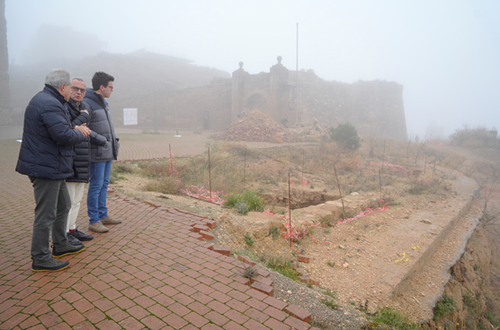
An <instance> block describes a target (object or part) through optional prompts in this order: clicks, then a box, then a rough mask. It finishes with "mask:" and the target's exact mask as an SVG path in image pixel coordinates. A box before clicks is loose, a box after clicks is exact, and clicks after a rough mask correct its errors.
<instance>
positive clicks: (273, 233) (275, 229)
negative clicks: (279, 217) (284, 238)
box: [269, 226, 280, 240]
mask: <svg viewBox="0 0 500 330" xmlns="http://www.w3.org/2000/svg"><path fill="white" fill-rule="evenodd" d="M279 235H280V229H279V228H278V227H276V226H271V228H269V236H272V237H273V240H276V239H278V237H279Z"/></svg>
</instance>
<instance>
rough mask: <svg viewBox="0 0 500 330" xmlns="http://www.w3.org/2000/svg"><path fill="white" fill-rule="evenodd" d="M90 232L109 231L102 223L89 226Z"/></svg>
mask: <svg viewBox="0 0 500 330" xmlns="http://www.w3.org/2000/svg"><path fill="white" fill-rule="evenodd" d="M89 230H91V231H95V232H96V233H107V232H108V231H109V229H108V228H106V227H104V226H103V224H102V223H101V222H100V221H98V222H96V223H93V224H91V225H89Z"/></svg>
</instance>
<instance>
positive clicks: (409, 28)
mask: <svg viewBox="0 0 500 330" xmlns="http://www.w3.org/2000/svg"><path fill="white" fill-rule="evenodd" d="M5 2H6V19H7V38H8V47H9V56H10V60H11V62H12V60H14V61H15V63H16V64H22V54H23V52H25V51H26V50H27V49H28V46H29V42H30V40H31V39H33V38H34V37H35V36H36V32H37V29H38V27H39V26H40V25H41V24H44V23H45V24H50V25H56V26H60V27H61V28H65V27H67V26H71V27H72V28H73V29H74V30H76V31H82V32H88V33H92V34H96V35H98V37H99V39H100V40H102V41H105V42H106V48H105V50H106V51H108V52H111V53H127V52H131V51H134V50H137V49H140V48H144V47H148V48H150V49H157V50H160V51H161V52H164V53H166V54H169V55H173V56H180V57H185V58H189V59H191V60H193V61H194V64H197V65H201V66H210V67H214V68H217V69H221V70H224V71H227V72H232V71H234V70H236V69H237V68H238V62H239V61H243V62H244V63H245V65H244V69H245V70H246V71H248V72H250V73H259V72H262V71H266V72H267V71H268V70H269V68H270V67H271V66H272V65H274V64H275V63H276V57H277V56H278V55H281V56H282V57H283V62H282V63H283V64H284V65H285V66H286V67H288V68H289V69H291V70H295V67H296V24H297V23H298V24H299V59H298V60H299V69H312V70H314V71H315V72H316V74H317V75H318V76H319V77H321V78H323V79H326V80H336V81H341V82H346V83H352V82H355V81H358V80H375V79H381V80H387V81H395V82H397V83H399V84H402V85H403V86H404V95H403V97H404V102H405V110H406V122H407V127H408V133H409V135H410V136H415V135H420V137H423V136H424V134H425V129H426V127H427V126H428V125H430V124H435V125H438V126H443V127H444V128H445V132H444V133H445V135H448V134H451V133H453V132H454V131H455V130H456V129H457V128H461V127H463V125H464V124H467V125H469V126H471V127H477V126H484V127H486V128H491V127H493V126H495V127H497V128H498V129H500V91H499V89H500V1H498V0H474V1H472V0H419V1H417V0H404V1H402V0H377V1H373V0H309V1H301V0H286V1H285V0H283V1H281V0H266V1H263V0H253V1H250V0H247V1H243V0H204V1H203V0H183V1H181V0H177V1H172V0H83V1H65V0H43V1H41V0H6V1H5ZM75 51H78V50H75Z"/></svg>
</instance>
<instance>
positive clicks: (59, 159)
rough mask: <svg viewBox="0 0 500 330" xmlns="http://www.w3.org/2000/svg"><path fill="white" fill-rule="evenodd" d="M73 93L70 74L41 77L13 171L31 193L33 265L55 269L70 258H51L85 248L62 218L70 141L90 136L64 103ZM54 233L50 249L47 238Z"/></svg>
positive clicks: (59, 72) (67, 201) (68, 203)
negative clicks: (72, 237)
mask: <svg viewBox="0 0 500 330" xmlns="http://www.w3.org/2000/svg"><path fill="white" fill-rule="evenodd" d="M70 94H71V77H70V74H69V72H67V71H64V70H53V71H51V72H49V74H48V75H47V76H46V77H45V88H44V89H43V90H42V91H41V92H39V93H38V94H36V95H35V96H34V97H33V98H32V99H31V101H30V103H29V105H28V107H27V108H26V112H25V113H24V130H23V138H22V139H23V140H22V144H21V150H20V152H19V160H18V162H17V166H16V171H17V172H19V173H21V174H25V175H28V177H29V179H30V181H31V183H32V184H33V189H34V195H35V203H36V207H35V221H34V222H33V236H32V238H31V258H32V259H33V262H32V265H31V269H32V270H33V271H35V272H38V271H58V270H62V269H65V268H67V267H68V266H69V262H68V261H59V260H56V259H54V256H55V257H62V256H65V255H67V254H75V253H79V252H81V251H83V250H84V249H85V247H84V246H83V245H72V244H70V243H69V242H68V239H67V238H66V221H67V217H68V211H69V209H70V206H71V201H70V197H69V194H68V189H67V187H66V180H65V179H66V178H68V177H70V176H72V175H73V174H74V172H73V154H74V152H73V147H72V146H73V145H75V144H77V143H79V142H81V141H82V140H83V138H85V137H86V136H89V135H90V133H91V131H90V130H89V129H88V128H87V127H86V126H85V124H83V125H81V126H75V127H74V128H73V126H72V125H71V123H70V121H69V114H68V111H67V110H66V108H65V107H64V104H65V103H66V101H67V100H68V99H69V97H70ZM51 231H52V244H53V245H52V253H51V251H50V250H49V236H50V232H51Z"/></svg>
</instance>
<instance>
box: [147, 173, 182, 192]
mask: <svg viewBox="0 0 500 330" xmlns="http://www.w3.org/2000/svg"><path fill="white" fill-rule="evenodd" d="M144 190H146V191H158V192H161V193H163V194H170V195H175V194H179V189H178V187H177V183H176V182H175V180H174V179H172V178H171V177H164V178H161V179H159V180H150V181H149V182H148V183H146V185H145V186H144Z"/></svg>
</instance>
